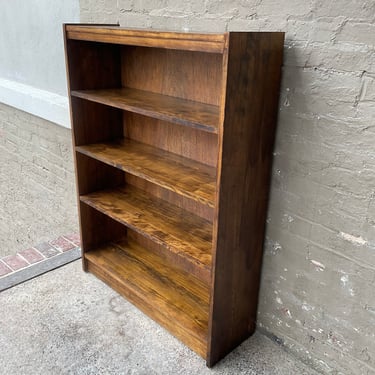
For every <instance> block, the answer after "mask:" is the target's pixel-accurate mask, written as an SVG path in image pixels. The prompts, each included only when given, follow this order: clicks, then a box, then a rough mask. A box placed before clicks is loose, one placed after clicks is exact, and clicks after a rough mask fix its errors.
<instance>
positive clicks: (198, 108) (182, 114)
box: [71, 88, 219, 133]
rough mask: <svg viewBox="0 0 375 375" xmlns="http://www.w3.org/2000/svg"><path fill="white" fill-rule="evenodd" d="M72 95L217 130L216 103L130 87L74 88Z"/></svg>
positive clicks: (215, 131)
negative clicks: (195, 100) (214, 104)
mask: <svg viewBox="0 0 375 375" xmlns="http://www.w3.org/2000/svg"><path fill="white" fill-rule="evenodd" d="M71 95H72V96H74V97H77V98H83V99H86V100H91V101H94V102H97V103H102V104H105V105H109V106H111V107H115V108H120V109H123V110H126V111H131V112H135V113H139V114H141V115H145V116H150V117H154V118H157V119H160V120H165V121H172V122H174V123H176V124H180V125H185V126H192V127H195V128H198V129H201V130H204V131H207V132H211V133H217V128H218V126H219V108H218V107H217V106H213V105H209V104H204V103H198V102H193V101H189V100H183V99H180V98H174V97H172V96H167V95H161V94H155V93H152V92H148V91H143V90H137V89H131V88H122V89H106V90H78V91H77V90H73V91H71Z"/></svg>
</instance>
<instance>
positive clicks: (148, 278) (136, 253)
mask: <svg viewBox="0 0 375 375" xmlns="http://www.w3.org/2000/svg"><path fill="white" fill-rule="evenodd" d="M84 256H85V260H86V263H87V270H88V271H89V272H92V273H93V274H95V275H96V276H97V277H99V278H100V279H101V280H103V281H104V282H106V283H107V284H108V285H109V286H111V287H112V288H113V289H115V290H117V291H118V292H119V293H120V294H122V295H123V296H125V297H126V298H127V299H128V300H129V301H130V302H132V303H133V304H134V305H136V306H137V307H138V308H139V309H141V310H142V311H143V312H144V313H146V314H147V315H148V316H149V317H150V318H152V319H153V320H155V321H156V322H158V323H159V324H160V325H162V326H164V327H165V328H166V329H167V330H169V331H170V332H171V333H172V334H173V335H174V336H175V337H177V338H178V339H180V340H181V341H182V342H184V343H185V344H186V345H187V346H189V347H190V348H191V349H193V350H194V351H195V352H196V353H198V354H199V355H201V356H202V357H203V358H206V352H207V331H208V312H209V289H208V286H207V285H205V284H204V283H202V282H201V281H200V280H198V279H197V278H195V277H194V276H192V275H190V274H188V273H186V272H184V271H180V270H178V269H176V268H175V267H174V266H173V265H172V264H170V263H168V261H167V260H165V259H162V258H160V257H159V256H158V255H156V254H154V253H152V252H150V251H148V250H146V249H144V248H143V247H141V246H140V245H138V244H137V243H135V242H132V241H130V240H129V241H128V240H122V241H117V242H113V243H109V244H106V245H103V246H101V247H100V248H97V249H95V250H93V251H90V252H87V253H85V255H84Z"/></svg>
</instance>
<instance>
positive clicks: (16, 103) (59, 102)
mask: <svg viewBox="0 0 375 375" xmlns="http://www.w3.org/2000/svg"><path fill="white" fill-rule="evenodd" d="M0 102H1V103H4V104H7V105H10V106H12V107H15V108H17V109H20V110H22V111H25V112H28V113H31V114H33V115H35V116H38V117H41V118H43V119H46V120H48V121H51V122H54V123H56V124H58V125H61V126H64V127H65V128H70V127H71V126H70V115H69V105H68V98H67V97H66V96H62V95H58V94H55V93H53V92H49V91H46V90H41V89H38V88H36V87H33V86H29V85H25V84H23V83H19V82H16V81H10V80H7V79H4V78H0Z"/></svg>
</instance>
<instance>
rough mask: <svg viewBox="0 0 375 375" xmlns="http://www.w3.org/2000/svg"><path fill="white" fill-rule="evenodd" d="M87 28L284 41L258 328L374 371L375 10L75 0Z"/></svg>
mask: <svg viewBox="0 0 375 375" xmlns="http://www.w3.org/2000/svg"><path fill="white" fill-rule="evenodd" d="M80 5H81V6H80V7H81V21H82V22H97V23H106V22H117V21H119V22H120V24H121V25H122V26H129V27H141V28H160V29H170V30H188V29H189V30H191V31H224V30H253V31H256V30H281V31H285V32H286V43H285V57H284V69H283V82H282V91H281V101H280V113H279V125H278V134H277V140H276V148H275V159H274V168H273V180H272V191H271V201H270V207H269V215H268V229H267V239H266V249H265V256H264V267H263V276H262V289H261V296H260V306H259V324H258V325H259V327H261V329H262V330H264V331H265V332H267V333H268V334H269V335H274V337H275V339H276V340H277V342H279V343H280V344H281V345H284V346H285V347H286V348H287V349H288V350H291V351H292V352H294V353H295V354H297V355H298V356H299V357H300V358H302V359H303V360H305V361H307V362H309V363H310V364H311V365H313V366H314V367H315V368H317V369H319V370H321V371H322V372H324V373H330V374H374V373H375V328H374V327H375V227H374V226H375V24H374V21H375V2H374V1H361V0H336V1H331V0H308V1H303V0H288V1H286V0H281V1H280V0H277V1H276V0H222V1H207V0H206V1H202V0H191V1H181V0H173V1H171V0H147V1H146V0H138V1H137V0H117V1H116V0H106V1H103V0H102V1H93V0H81V1H80Z"/></svg>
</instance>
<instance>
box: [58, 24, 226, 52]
mask: <svg viewBox="0 0 375 375" xmlns="http://www.w3.org/2000/svg"><path fill="white" fill-rule="evenodd" d="M65 31H66V38H67V39H75V40H85V41H92V42H102V43H114V44H124V45H137V46H144V47H158V48H170V49H182V50H190V51H204V52H212V53H222V52H223V51H224V49H225V47H226V46H227V36H228V34H229V33H227V32H225V33H192V32H173V31H160V30H150V29H148V30H142V29H131V28H124V27H120V26H115V25H110V26H107V25H84V24H82V25H80V24H66V25H65Z"/></svg>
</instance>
